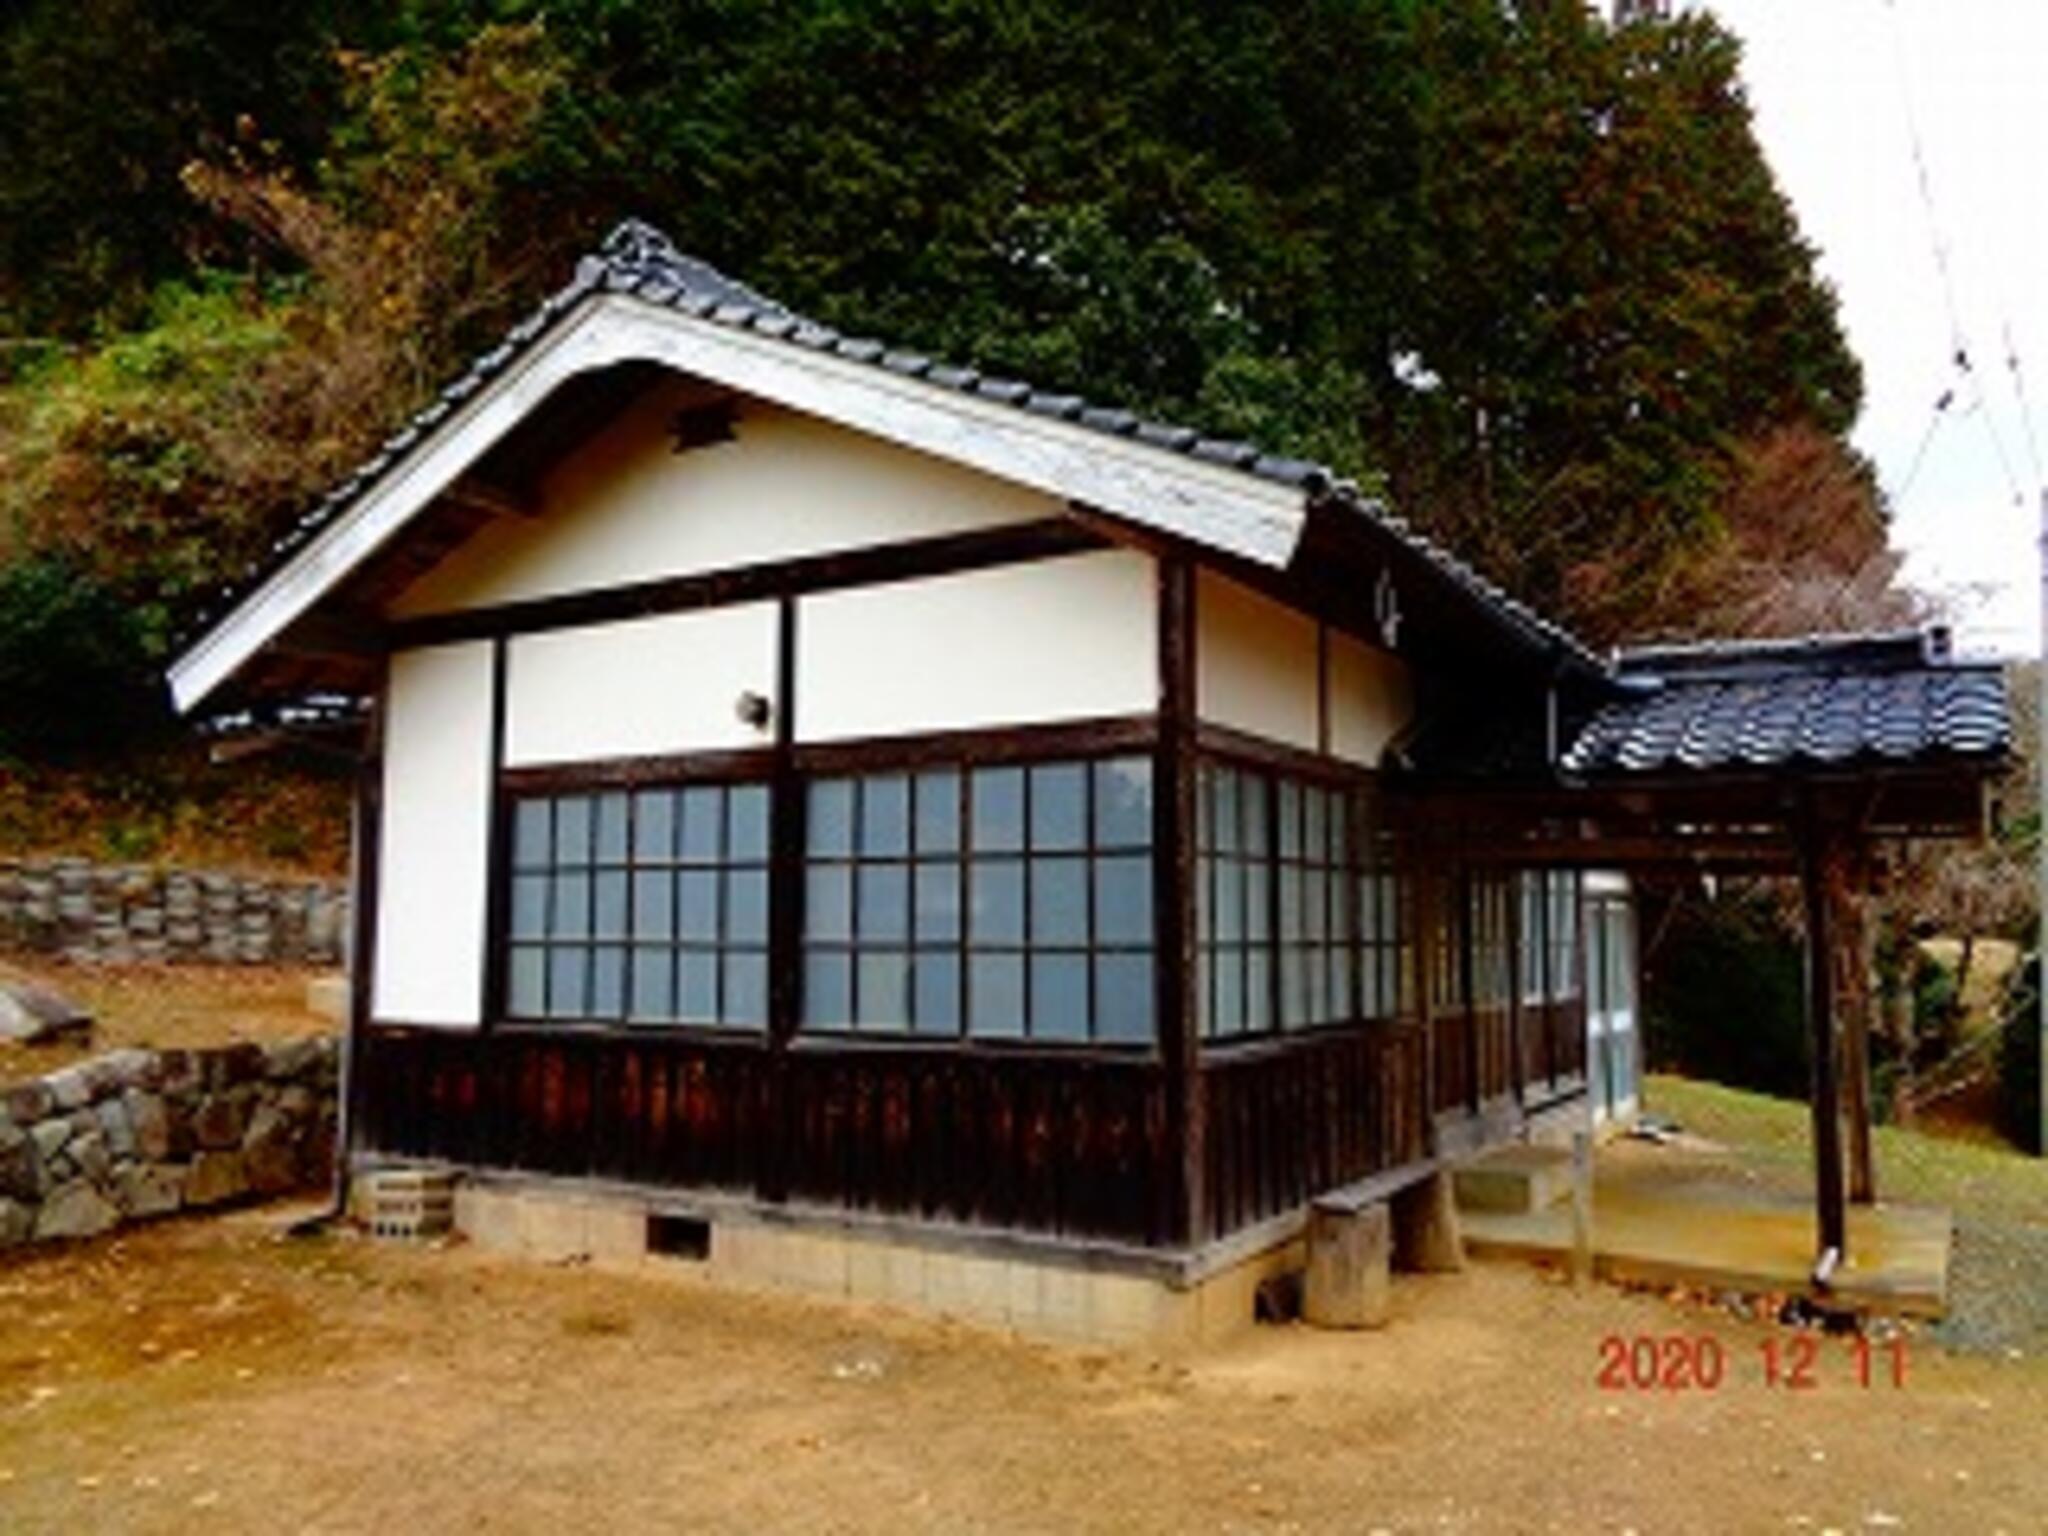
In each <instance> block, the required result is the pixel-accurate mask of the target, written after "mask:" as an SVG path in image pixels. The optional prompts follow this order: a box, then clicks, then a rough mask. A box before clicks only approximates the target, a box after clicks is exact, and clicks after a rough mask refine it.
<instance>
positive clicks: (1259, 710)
mask: <svg viewBox="0 0 2048 1536" xmlns="http://www.w3.org/2000/svg"><path fill="white" fill-rule="evenodd" d="M1316 675H1317V669H1316V623H1315V620H1314V619H1311V618H1309V617H1308V616H1307V615H1305V614H1301V613H1297V612H1295V611H1294V610H1293V609H1291V608H1288V607H1286V606H1285V605H1283V604H1281V603H1276V602H1274V601H1273V600H1272V599H1271V598H1268V597H1265V596H1263V595H1262V594H1260V593H1257V592H1254V591H1252V590H1251V589H1250V588H1248V587H1244V586H1240V585H1239V584H1238V583H1236V582H1234V581H1229V580H1226V579H1225V578H1223V577H1221V576H1217V575H1213V574H1212V573H1210V572H1208V571H1203V572H1201V573H1200V574H1199V575H1198V576H1197V577H1196V580H1195V714H1196V716H1197V717H1198V718H1200V719H1202V720H1205V721H1207V722H1209V723H1211V724H1214V725H1227V726H1229V727H1231V728H1232V729H1233V730H1239V731H1243V732H1245V733H1247V734H1248V735H1252V736H1259V737H1263V738H1264V739H1266V740H1267V741H1277V742H1280V743H1282V744H1284V745H1286V746H1290V747H1300V748H1301V749H1302V750H1303V751H1306V752H1313V751H1315V750H1316V748H1317V745H1318V730H1317V720H1316V711H1317V702H1316Z"/></svg>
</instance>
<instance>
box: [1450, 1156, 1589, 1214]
mask: <svg viewBox="0 0 2048 1536" xmlns="http://www.w3.org/2000/svg"><path fill="white" fill-rule="evenodd" d="M1452 1183H1453V1186H1454V1187H1455V1188H1456V1190H1457V1195H1458V1206H1459V1208H1460V1209H1461V1210H1467V1211H1489V1212H1500V1213H1504V1214H1511V1215H1521V1214H1525V1213H1527V1212H1530V1211H1542V1210H1548V1209H1549V1208H1550V1207H1551V1206H1553V1205H1555V1204H1557V1203H1558V1202H1559V1201H1560V1200H1564V1199H1568V1198H1569V1197H1570V1195H1571V1192H1572V1154H1571V1149H1570V1148H1568V1147H1544V1146H1534V1145H1517V1146H1512V1147H1497V1148H1495V1149H1494V1150H1493V1151H1491V1152H1489V1153H1487V1154H1486V1155H1485V1156H1484V1157H1481V1158H1476V1159H1474V1160H1473V1161H1472V1162H1469V1163H1466V1164H1465V1165H1463V1166H1462V1167H1460V1168H1458V1169H1457V1170H1456V1171H1455V1172H1454V1173H1453V1175H1452Z"/></svg>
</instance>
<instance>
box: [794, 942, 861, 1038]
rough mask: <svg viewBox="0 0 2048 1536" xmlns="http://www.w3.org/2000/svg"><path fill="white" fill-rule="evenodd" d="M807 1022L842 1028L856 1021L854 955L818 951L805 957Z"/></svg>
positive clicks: (805, 1020)
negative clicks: (854, 1016) (854, 1017)
mask: <svg viewBox="0 0 2048 1536" xmlns="http://www.w3.org/2000/svg"><path fill="white" fill-rule="evenodd" d="M804 1022H805V1023H806V1024H813V1025H817V1026H820V1027H823V1028H839V1027H842V1026H844V1025H847V1024H850V1023H852V1022H853V958H852V956H850V955H848V954H845V953H844V952H835V951H832V950H822V951H821V950H814V951H812V952H811V953H809V954H807V955H805V956H804Z"/></svg>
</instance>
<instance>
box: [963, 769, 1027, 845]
mask: <svg viewBox="0 0 2048 1536" xmlns="http://www.w3.org/2000/svg"><path fill="white" fill-rule="evenodd" d="M971 782H972V784H973V802H974V805H973V825H972V836H973V839H974V851H975V852H976V853H994V852H1014V851H1015V850H1017V849H1020V848H1022V847H1023V846H1024V770H1023V769H1022V768H977V769H975V770H974V776H973V779H972V781H971Z"/></svg>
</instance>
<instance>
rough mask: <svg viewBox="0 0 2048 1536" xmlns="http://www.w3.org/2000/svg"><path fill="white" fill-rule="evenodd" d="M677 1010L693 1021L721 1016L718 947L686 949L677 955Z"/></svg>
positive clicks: (699, 1021) (709, 1020) (707, 1020)
mask: <svg viewBox="0 0 2048 1536" xmlns="http://www.w3.org/2000/svg"><path fill="white" fill-rule="evenodd" d="M676 1011H677V1012H678V1013H680V1014H681V1015H682V1016H683V1017H684V1018H685V1019H688V1020H690V1021H691V1022H692V1023H697V1024H708V1023H710V1022H712V1021H713V1020H715V1019H716V1018H717V1017H718V951H717V950H715V949H686V950H684V951H683V952H682V953H681V954H679V955H677V956H676Z"/></svg>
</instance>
